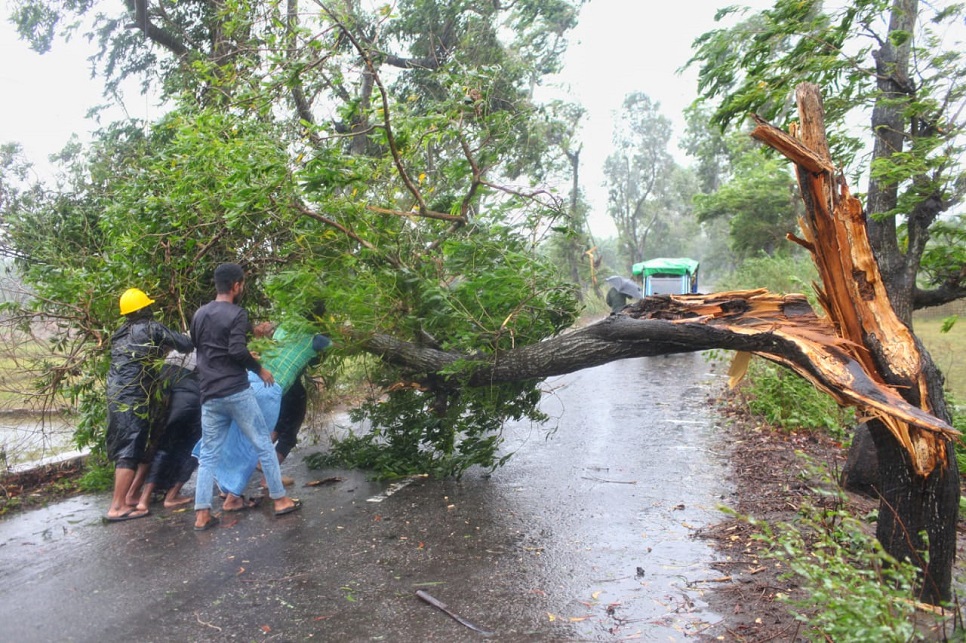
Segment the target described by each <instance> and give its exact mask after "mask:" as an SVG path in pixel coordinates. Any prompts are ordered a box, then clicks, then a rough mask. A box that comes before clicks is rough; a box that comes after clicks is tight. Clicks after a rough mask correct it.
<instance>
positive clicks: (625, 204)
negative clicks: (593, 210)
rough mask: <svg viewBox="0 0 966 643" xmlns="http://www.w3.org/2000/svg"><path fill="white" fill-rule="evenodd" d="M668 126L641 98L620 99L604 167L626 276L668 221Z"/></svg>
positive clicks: (670, 166)
mask: <svg viewBox="0 0 966 643" xmlns="http://www.w3.org/2000/svg"><path fill="white" fill-rule="evenodd" d="M670 141H671V122H670V120H669V119H668V118H667V117H666V116H664V115H662V114H661V112H660V104H659V103H656V102H654V101H652V100H651V99H650V98H649V97H648V96H647V95H646V94H643V93H634V94H630V95H628V96H627V97H626V98H625V99H624V103H623V105H622V109H621V113H620V114H619V116H618V119H617V122H616V123H615V124H614V139H613V143H614V151H613V152H611V154H610V155H609V156H608V157H607V160H606V161H605V162H604V175H605V177H606V178H605V182H606V185H607V212H608V214H610V217H611V219H613V221H614V225H615V226H616V227H617V238H618V243H619V246H620V253H621V255H622V256H621V259H622V260H623V261H625V262H626V265H625V268H626V270H627V272H628V273H630V268H631V266H632V265H633V264H635V263H637V262H639V261H643V260H644V258H645V252H646V249H647V242H648V238H649V237H650V236H651V234H653V233H654V232H655V228H656V227H657V226H659V225H660V224H661V220H662V218H666V217H669V216H670V215H671V213H670V212H668V211H667V210H666V207H667V205H668V201H669V199H671V198H672V196H673V183H672V180H671V177H672V173H673V172H674V169H675V164H674V159H672V158H671V154H670V152H668V144H669V143H670Z"/></svg>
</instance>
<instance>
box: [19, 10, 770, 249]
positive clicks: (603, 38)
mask: <svg viewBox="0 0 966 643" xmlns="http://www.w3.org/2000/svg"><path fill="white" fill-rule="evenodd" d="M109 1H117V0H109ZM727 4H741V5H749V6H752V7H755V8H763V7H766V6H770V5H771V0H676V1H673V2H661V3H658V2H645V1H643V0H591V1H590V2H589V3H587V4H586V5H585V6H584V7H583V9H582V11H581V16H580V23H579V25H578V27H577V28H576V29H575V30H574V31H573V32H572V34H571V37H570V40H571V44H570V47H569V49H568V52H567V55H566V59H565V60H566V62H565V69H564V72H563V74H562V75H561V79H560V80H561V81H562V82H564V83H566V84H567V86H568V87H569V89H568V92H567V95H568V98H570V99H571V100H577V101H579V102H581V103H582V104H583V105H584V107H585V108H586V110H587V116H586V117H585V122H584V127H583V130H582V140H583V150H582V153H581V174H582V184H583V185H582V187H583V189H584V191H585V194H586V196H587V198H588V200H589V201H590V204H591V208H592V216H591V225H592V229H593V230H594V233H595V234H597V235H600V236H608V235H610V234H612V230H613V228H612V226H611V225H610V223H609V220H608V218H607V216H606V214H605V208H606V193H605V191H604V189H603V187H602V185H601V184H602V183H603V163H604V159H605V158H606V157H607V154H608V152H609V150H610V147H611V143H610V141H611V134H612V123H613V120H614V113H615V112H616V111H617V110H618V109H619V108H620V105H621V103H622V102H623V100H624V97H625V96H626V95H627V94H629V93H631V92H636V91H641V92H644V93H646V94H648V95H649V96H650V97H651V98H652V99H653V100H656V101H658V102H660V104H661V111H662V113H663V114H664V115H665V116H667V117H668V118H670V119H671V121H672V123H673V128H674V132H673V134H674V137H675V141H676V137H677V136H679V135H680V134H681V133H682V132H683V129H684V119H683V116H682V111H683V110H684V108H685V107H687V105H688V104H689V103H690V102H691V101H692V100H693V99H694V96H695V76H696V74H695V72H693V71H689V72H688V73H687V74H685V75H683V76H680V75H678V74H677V73H676V71H677V70H678V69H679V68H680V67H682V66H683V65H684V63H685V62H687V60H688V58H689V57H690V53H691V52H690V47H691V43H692V42H693V41H694V39H695V38H696V37H697V36H699V35H700V34H702V33H704V32H705V31H708V30H710V29H712V28H714V27H715V23H714V14H715V12H716V10H717V9H718V8H719V7H722V6H725V5H727ZM0 7H2V12H3V16H4V18H5V17H6V16H7V15H9V5H8V2H7V0H0ZM90 53H91V48H90V47H88V46H86V43H85V42H84V41H83V40H82V39H75V41H74V42H72V43H69V44H64V43H62V42H58V43H56V44H55V46H54V50H53V51H51V52H49V53H47V54H45V55H43V56H40V55H37V54H35V53H34V52H32V51H30V50H29V49H28V48H27V47H26V45H25V44H24V43H23V42H21V41H19V40H17V37H16V33H15V32H14V30H13V27H12V25H10V24H9V23H8V22H7V21H6V20H5V19H4V20H3V21H2V23H0V60H3V61H5V62H4V64H3V65H2V66H0V95H2V96H3V98H4V100H3V101H0V142H8V141H18V142H20V143H21V144H22V145H23V146H24V149H25V151H26V153H27V155H28V157H29V158H30V159H31V160H32V161H33V162H34V163H35V164H36V165H37V166H38V167H40V168H44V167H46V165H45V159H46V157H47V156H48V155H49V154H52V153H54V152H57V151H59V150H60V149H62V148H63V146H64V144H65V143H66V142H67V140H68V139H69V138H70V136H71V134H72V133H76V134H78V135H79V136H80V137H81V139H82V140H84V141H86V140H88V139H89V136H90V132H91V131H92V130H94V129H96V127H97V125H96V124H95V123H91V122H87V121H85V118H84V117H85V114H86V113H87V111H88V110H89V109H90V107H92V106H93V105H96V104H99V103H100V102H101V98H100V91H101V83H100V82H99V81H97V80H94V79H91V75H90V65H89V63H88V62H87V57H88V56H89V55H90ZM129 94H130V95H129V96H127V98H126V102H125V109H126V110H127V112H128V114H129V115H131V116H134V117H138V118H148V119H154V118H156V117H157V116H158V115H159V114H160V113H161V110H160V109H159V108H158V107H157V106H155V105H153V104H152V102H151V101H150V100H147V99H145V98H144V97H143V96H140V95H138V94H137V92H136V91H131V92H129ZM117 113H118V114H120V112H117ZM674 145H676V143H674ZM672 152H673V153H674V154H675V156H676V157H678V158H679V159H681V158H682V157H681V156H680V154H679V153H678V150H677V149H676V147H675V149H673V150H672Z"/></svg>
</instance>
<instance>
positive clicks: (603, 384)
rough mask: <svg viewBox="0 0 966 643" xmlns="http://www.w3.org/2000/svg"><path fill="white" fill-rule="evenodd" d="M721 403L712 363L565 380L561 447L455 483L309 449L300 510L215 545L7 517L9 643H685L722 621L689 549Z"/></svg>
mask: <svg viewBox="0 0 966 643" xmlns="http://www.w3.org/2000/svg"><path fill="white" fill-rule="evenodd" d="M717 385H718V378H717V377H716V376H714V375H712V374H711V373H710V369H709V366H708V364H707V363H706V362H705V360H704V358H703V357H702V356H701V355H698V354H693V355H679V356H670V357H656V358H645V359H636V360H626V361H622V362H615V363H612V364H608V365H605V366H601V367H597V368H593V369H588V370H585V371H581V372H579V373H575V374H572V375H568V376H564V377H559V378H554V379H553V380H550V381H548V382H547V383H546V386H547V387H548V389H552V390H551V391H549V392H548V393H547V394H546V395H545V397H544V403H543V408H544V410H545V411H546V412H547V413H548V414H550V415H551V416H552V417H553V418H554V420H553V421H552V423H551V426H553V425H555V426H556V431H555V432H553V434H552V435H551V436H550V437H549V438H547V437H546V436H545V434H546V427H543V428H541V427H531V426H529V425H528V424H514V425H511V426H509V427H507V430H506V437H507V448H508V450H510V451H514V452H515V455H514V457H513V458H511V459H510V461H509V463H508V464H507V465H506V466H504V467H503V468H501V469H499V470H497V471H496V472H495V473H493V474H492V475H491V476H485V475H482V474H481V473H480V472H476V471H474V472H470V473H468V474H467V475H466V476H464V478H463V480H462V481H459V482H456V481H446V480H430V479H424V478H419V479H415V480H412V481H410V482H409V484H407V485H405V486H400V485H394V486H390V485H388V484H387V483H377V482H370V481H367V480H366V479H365V476H364V475H363V474H360V473H359V472H352V471H341V470H322V471H309V470H308V469H307V468H306V467H305V466H304V464H302V463H301V458H300V457H299V456H300V455H304V454H305V453H307V452H309V451H310V450H311V449H312V448H313V447H309V448H303V449H301V450H299V451H296V452H293V455H292V456H291V457H290V458H289V459H288V462H286V464H285V465H284V467H283V470H284V472H285V473H287V474H289V475H292V476H294V477H295V478H296V481H297V482H296V487H295V491H294V492H293V495H296V496H298V497H300V498H302V500H303V501H304V503H305V506H304V507H303V510H302V511H301V512H299V513H295V514H291V515H289V516H284V517H282V518H275V517H273V516H272V515H271V510H270V503H268V502H265V503H262V506H261V507H259V508H256V509H253V510H250V511H247V512H243V513H237V514H225V515H224V516H223V522H222V524H221V525H220V526H219V527H217V528H216V529H213V530H211V531H208V532H203V533H196V532H194V531H193V530H192V519H193V518H192V513H191V512H190V511H182V512H170V511H165V510H164V509H161V508H160V507H158V508H157V509H155V510H154V512H153V514H152V515H151V516H149V517H147V518H145V519H140V520H134V521H130V522H123V523H117V524H111V525H105V524H103V523H102V521H101V516H102V514H103V513H104V512H105V511H106V508H107V504H108V497H107V495H106V494H99V495H86V496H81V497H77V498H73V499H70V500H67V501H64V502H60V503H57V504H54V505H52V506H50V507H47V508H45V509H39V510H34V511H30V512H25V513H23V514H21V515H17V516H13V517H10V518H6V519H3V520H0V641H18V642H20V641H23V642H29V641H99V642H100V641H117V640H129V641H159V642H160V641H222V640H239V641H269V640H271V641H305V640H310V639H311V640H322V641H340V642H341V641H389V642H393V643H395V642H402V643H406V642H409V641H412V642H425V641H440V642H459V641H477V640H483V639H484V638H489V640H496V641H618V640H623V639H634V640H643V641H683V640H685V639H686V638H691V637H694V636H695V635H696V634H697V633H698V632H700V631H701V630H702V629H704V628H705V627H707V625H708V624H709V623H713V622H716V621H718V620H720V618H721V617H720V616H718V615H716V614H713V613H711V612H710V611H709V610H708V609H707V607H706V605H705V603H704V602H703V601H702V595H703V594H704V592H706V591H707V590H708V589H709V588H710V587H711V586H712V585H713V580H714V579H715V578H716V577H717V576H718V574H717V573H716V572H714V571H713V570H712V569H711V568H710V567H709V563H710V562H712V561H713V560H714V552H713V551H712V550H711V549H710V547H709V546H708V545H707V544H706V543H705V542H703V541H701V540H695V539H692V534H693V531H694V529H696V528H699V527H701V526H704V525H707V524H710V523H713V522H717V521H718V520H719V519H720V514H719V513H718V512H717V511H716V507H717V506H718V505H719V504H721V503H722V502H723V499H725V498H726V496H727V494H728V493H729V492H730V489H729V488H728V486H727V482H726V481H725V472H726V462H725V459H724V457H723V456H721V455H719V454H718V453H716V451H718V450H720V449H721V448H723V447H721V446H720V443H719V442H718V440H717V439H716V437H715V429H714V423H715V421H716V418H715V416H714V414H713V412H712V411H711V410H710V409H709V408H708V404H707V398H708V394H709V392H710V390H711V387H713V386H717ZM333 477H335V478H338V480H335V481H332V480H330V481H329V482H327V483H326V484H321V485H318V486H309V487H306V486H304V485H305V483H307V482H309V481H312V480H324V479H329V478H333ZM189 484H191V483H189ZM420 590H421V591H422V592H425V593H428V594H429V595H431V596H432V597H434V598H436V599H438V600H439V601H442V602H443V603H445V604H446V605H447V606H448V608H449V609H450V610H451V611H452V612H454V613H456V614H457V615H459V616H461V617H462V618H464V619H466V620H467V621H469V622H470V623H472V624H474V625H476V626H478V627H479V628H480V629H483V630H487V631H490V632H492V634H491V635H490V636H489V637H486V636H484V635H483V634H480V633H478V632H475V631H473V630H471V629H469V628H468V627H466V626H464V625H462V624H460V623H458V622H457V621H456V620H454V619H452V618H450V617H449V616H447V615H446V614H445V613H444V612H442V611H440V610H439V609H437V608H435V607H433V606H431V605H430V604H428V603H426V602H424V601H423V600H421V599H420V598H418V597H417V596H416V592H417V591H420Z"/></svg>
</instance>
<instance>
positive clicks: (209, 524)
mask: <svg viewBox="0 0 966 643" xmlns="http://www.w3.org/2000/svg"><path fill="white" fill-rule="evenodd" d="M219 522H221V520H219V519H218V516H211V517H210V518H208V522H206V523H205V524H203V525H201V526H200V527H199V526H198V525H195V531H208V530H209V529H211V528H212V527H215V526H217V525H218V523H219Z"/></svg>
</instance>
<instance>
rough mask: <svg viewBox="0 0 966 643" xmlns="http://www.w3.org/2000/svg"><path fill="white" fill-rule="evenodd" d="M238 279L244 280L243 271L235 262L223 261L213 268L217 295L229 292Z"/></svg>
mask: <svg viewBox="0 0 966 643" xmlns="http://www.w3.org/2000/svg"><path fill="white" fill-rule="evenodd" d="M239 281H245V271H244V270H242V267H241V266H239V265H238V264H237V263H223V264H221V265H219V266H218V267H217V268H215V292H217V293H218V294H219V295H225V294H227V293H229V292H231V289H232V286H234V285H235V284H237V283H238V282H239Z"/></svg>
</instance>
